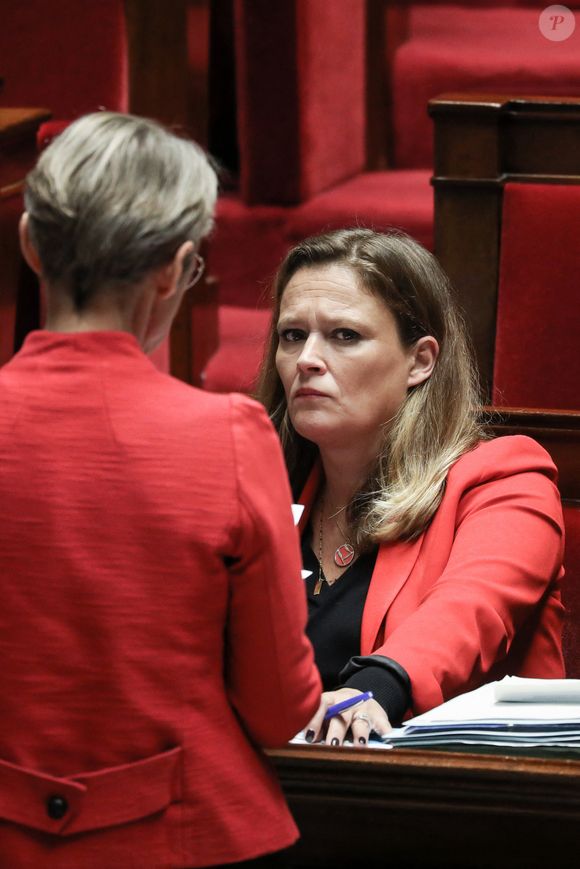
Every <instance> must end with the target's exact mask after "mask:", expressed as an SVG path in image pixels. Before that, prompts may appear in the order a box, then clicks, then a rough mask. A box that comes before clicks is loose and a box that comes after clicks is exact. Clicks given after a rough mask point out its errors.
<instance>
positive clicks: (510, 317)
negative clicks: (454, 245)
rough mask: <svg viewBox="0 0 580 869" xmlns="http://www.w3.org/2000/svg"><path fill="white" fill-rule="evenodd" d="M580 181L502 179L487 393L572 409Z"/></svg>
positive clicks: (578, 361)
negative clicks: (493, 345)
mask: <svg viewBox="0 0 580 869" xmlns="http://www.w3.org/2000/svg"><path fill="white" fill-rule="evenodd" d="M579 224H580V185H577V186H576V185H563V184H562V185H559V184H507V185H506V187H505V192H504V200H503V219H502V230H501V255H500V280H499V290H498V293H499V298H498V309H497V333H496V349H495V370H494V384H493V385H494V390H493V399H494V404H496V405H503V406H506V405H509V406H512V407H516V406H517V407H550V408H557V409H560V410H578V409H580V353H579V352H578V347H579V340H580V339H579V336H580V295H579V290H578V280H579V275H580V245H579V244H578V226H579Z"/></svg>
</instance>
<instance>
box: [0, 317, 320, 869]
mask: <svg viewBox="0 0 580 869" xmlns="http://www.w3.org/2000/svg"><path fill="white" fill-rule="evenodd" d="M289 505H290V490H289V486H288V483H287V480H286V477H285V471H284V467H283V460H282V457H281V451H280V448H279V445H278V442H277V438H276V435H275V433H274V431H273V429H272V427H271V425H270V423H269V421H268V419H267V417H266V414H265V413H264V411H263V409H262V408H260V407H259V406H258V405H257V404H256V403H254V402H252V401H250V400H249V399H247V398H245V397H243V396H227V395H212V394H209V393H204V392H201V391H198V390H194V389H192V388H191V387H188V386H186V385H185V384H183V383H181V382H179V381H177V380H174V379H172V378H170V377H167V376H166V375H164V374H161V373H159V372H158V371H156V369H155V368H154V367H153V365H152V364H151V362H150V361H149V360H148V359H147V358H146V356H144V354H143V353H142V352H141V350H140V349H139V347H138V345H137V343H136V341H135V340H134V339H133V338H132V337H131V336H129V335H127V334H125V333H105V332H102V333H98V332H95V333H86V334H74V335H59V334H50V333H46V332H37V333H34V334H32V335H31V336H29V337H28V339H27V341H26V343H25V345H24V348H23V350H22V351H21V352H20V353H19V354H18V355H17V356H16V357H15V358H14V359H13V360H11V362H9V363H8V364H7V365H6V366H5V367H4V368H2V369H0V522H1V527H2V534H1V535H0V598H1V600H2V606H1V607H0V658H1V660H2V662H3V664H2V675H1V677H0V709H1V714H0V866H2V867H6V869H52V867H54V869H131V867H139V869H142V867H147V869H165V867H190V866H198V865H204V866H205V865H207V864H214V863H223V862H230V861H238V860H244V859H249V858H252V857H254V856H256V855H260V854H263V853H266V852H268V851H274V850H277V849H279V848H283V847H285V846H287V845H289V844H290V843H291V842H293V841H294V840H295V839H296V837H297V831H296V828H295V825H294V823H293V821H292V819H291V817H290V815H289V812H288V810H287V808H286V805H285V802H284V799H283V795H282V793H281V790H280V787H279V785H278V783H277V781H276V778H275V776H274V775H273V772H272V769H271V768H270V765H269V763H268V761H267V759H266V758H265V757H264V755H263V753H262V752H261V750H260V746H276V745H280V744H283V743H284V742H286V740H288V739H289V738H290V737H292V736H293V735H294V734H295V733H296V732H297V731H298V730H300V729H301V728H302V727H303V726H304V725H305V724H306V723H307V722H308V720H309V719H310V717H311V716H312V714H313V713H314V711H315V710H316V708H317V705H318V702H319V691H320V683H319V677H318V673H317V672H316V670H315V667H314V665H313V655H312V650H311V648H310V645H309V643H308V642H307V641H306V639H305V637H304V634H303V628H304V625H305V622H306V604H305V600H304V592H303V588H302V584H301V580H300V573H299V571H300V555H299V548H298V535H297V531H296V529H295V528H294V527H293V522H292V518H291V512H290V506H289Z"/></svg>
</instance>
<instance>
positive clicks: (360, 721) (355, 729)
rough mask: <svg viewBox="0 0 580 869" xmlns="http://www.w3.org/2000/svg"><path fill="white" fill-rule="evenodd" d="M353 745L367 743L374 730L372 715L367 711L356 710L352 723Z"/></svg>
mask: <svg viewBox="0 0 580 869" xmlns="http://www.w3.org/2000/svg"><path fill="white" fill-rule="evenodd" d="M350 729H351V733H352V742H353V745H366V744H367V742H368V741H369V736H370V735H371V733H372V731H373V730H374V727H373V723H372V721H371V717H370V715H369V714H368V713H367V712H355V713H354V715H353V716H352V721H351V724H350Z"/></svg>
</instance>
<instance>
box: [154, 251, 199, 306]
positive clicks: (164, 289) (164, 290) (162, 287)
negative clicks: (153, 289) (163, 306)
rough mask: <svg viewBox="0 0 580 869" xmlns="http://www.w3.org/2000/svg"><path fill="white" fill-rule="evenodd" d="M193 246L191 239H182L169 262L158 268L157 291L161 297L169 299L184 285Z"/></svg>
mask: <svg viewBox="0 0 580 869" xmlns="http://www.w3.org/2000/svg"><path fill="white" fill-rule="evenodd" d="M194 251H195V246H194V244H193V242H192V241H184V242H183V244H182V245H181V246H180V247H179V248H178V250H177V251H176V253H175V256H174V257H173V259H172V260H171V262H170V263H169V264H168V265H166V266H163V267H162V268H161V269H159V272H158V280H157V292H158V294H159V297H160V298H162V299H169V298H170V297H171V296H173V295H175V293H177V292H179V291H180V290H182V289H184V287H185V286H186V283H187V282H186V280H185V275H186V272H187V270H188V268H190V267H191V266H190V262H191V259H192V254H193V253H194Z"/></svg>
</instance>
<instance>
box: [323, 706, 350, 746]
mask: <svg viewBox="0 0 580 869" xmlns="http://www.w3.org/2000/svg"><path fill="white" fill-rule="evenodd" d="M350 719H351V715H350V713H349V712H343V713H341V714H340V715H335V716H334V718H331V719H330V721H329V722H328V729H327V731H326V739H325V740H324V741H325V742H326V744H327V745H332V746H334V747H335V746H337V745H342V743H343V742H344V738H345V736H346V734H347V733H348V729H349V725H350Z"/></svg>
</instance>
